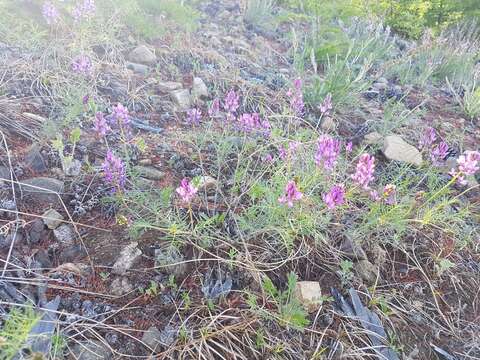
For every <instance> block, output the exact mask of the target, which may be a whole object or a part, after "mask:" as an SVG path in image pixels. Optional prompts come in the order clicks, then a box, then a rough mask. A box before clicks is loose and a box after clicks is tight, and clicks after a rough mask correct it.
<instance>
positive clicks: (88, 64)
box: [72, 55, 93, 76]
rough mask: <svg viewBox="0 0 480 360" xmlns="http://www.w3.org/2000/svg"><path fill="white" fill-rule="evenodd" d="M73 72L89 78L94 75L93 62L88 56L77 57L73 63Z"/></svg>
mask: <svg viewBox="0 0 480 360" xmlns="http://www.w3.org/2000/svg"><path fill="white" fill-rule="evenodd" d="M72 70H73V71H74V72H76V73H78V74H82V75H84V76H89V75H91V74H92V70H93V66H92V61H91V60H90V58H89V57H88V56H86V55H81V56H78V57H76V58H75V59H74V60H73V62H72Z"/></svg>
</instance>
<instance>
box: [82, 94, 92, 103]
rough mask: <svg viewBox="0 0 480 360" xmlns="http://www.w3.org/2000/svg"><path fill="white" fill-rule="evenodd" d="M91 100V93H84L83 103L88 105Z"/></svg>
mask: <svg viewBox="0 0 480 360" xmlns="http://www.w3.org/2000/svg"><path fill="white" fill-rule="evenodd" d="M89 100H90V95H88V94H87V95H84V96H83V98H82V104H83V105H87V104H88V101H89Z"/></svg>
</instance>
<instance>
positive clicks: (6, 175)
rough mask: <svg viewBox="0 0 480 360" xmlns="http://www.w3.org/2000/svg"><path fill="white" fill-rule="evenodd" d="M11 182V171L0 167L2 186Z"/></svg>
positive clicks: (0, 183) (0, 182)
mask: <svg viewBox="0 0 480 360" xmlns="http://www.w3.org/2000/svg"><path fill="white" fill-rule="evenodd" d="M2 179H6V180H7V181H2ZM8 181H10V170H9V169H8V168H7V167H5V166H1V165H0V185H2V184H7V183H8Z"/></svg>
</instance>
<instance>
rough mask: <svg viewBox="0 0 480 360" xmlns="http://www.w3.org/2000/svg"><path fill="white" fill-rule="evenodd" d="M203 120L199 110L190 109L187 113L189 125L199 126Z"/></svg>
mask: <svg viewBox="0 0 480 360" xmlns="http://www.w3.org/2000/svg"><path fill="white" fill-rule="evenodd" d="M201 119H202V112H201V111H200V110H198V109H190V110H188V111H187V123H189V124H190V125H193V124H199V123H200V120H201Z"/></svg>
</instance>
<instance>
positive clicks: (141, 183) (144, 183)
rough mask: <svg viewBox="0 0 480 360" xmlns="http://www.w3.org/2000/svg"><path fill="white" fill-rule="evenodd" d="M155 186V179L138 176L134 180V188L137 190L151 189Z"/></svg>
mask: <svg viewBox="0 0 480 360" xmlns="http://www.w3.org/2000/svg"><path fill="white" fill-rule="evenodd" d="M154 186H155V181H153V180H150V179H146V178H143V177H139V178H137V179H136V181H135V188H136V189H138V190H151V189H152V188H153V187H154Z"/></svg>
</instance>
